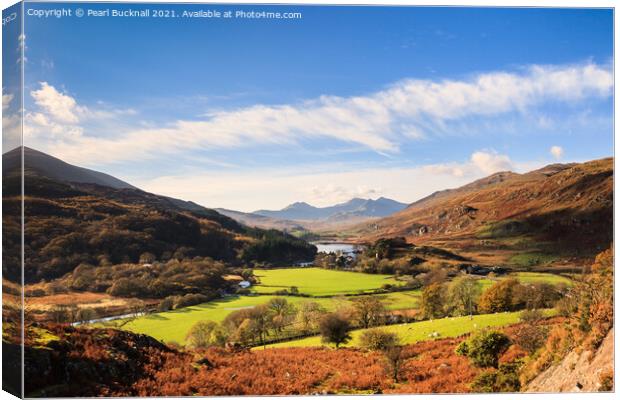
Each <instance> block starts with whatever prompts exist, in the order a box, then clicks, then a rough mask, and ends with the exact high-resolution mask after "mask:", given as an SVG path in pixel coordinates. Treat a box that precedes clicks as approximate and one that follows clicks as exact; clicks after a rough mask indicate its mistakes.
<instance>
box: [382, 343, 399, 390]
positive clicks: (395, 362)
mask: <svg viewBox="0 0 620 400" xmlns="http://www.w3.org/2000/svg"><path fill="white" fill-rule="evenodd" d="M383 353H384V355H385V359H386V360H387V362H388V365H389V366H390V369H391V370H392V378H393V379H394V382H396V383H398V375H399V374H400V368H401V366H402V363H403V347H402V346H391V347H388V348H387V349H385V350H384V352H383Z"/></svg>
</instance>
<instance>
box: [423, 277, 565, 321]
mask: <svg viewBox="0 0 620 400" xmlns="http://www.w3.org/2000/svg"><path fill="white" fill-rule="evenodd" d="M566 290H567V288H566V286H563V285H552V284H549V283H544V282H541V283H527V284H526V283H520V282H519V281H518V280H516V279H512V278H509V279H502V280H499V281H497V282H495V283H494V284H493V285H492V286H491V287H489V288H488V289H487V290H485V291H484V293H481V290H480V285H479V282H478V280H477V279H476V278H474V277H471V276H469V275H463V276H460V277H457V278H455V279H454V280H452V281H451V282H446V283H439V282H436V283H431V284H430V285H428V286H425V287H424V290H423V291H422V299H421V304H420V308H421V313H422V315H423V316H424V317H425V318H441V317H445V316H448V315H473V314H477V313H481V314H488V313H496V312H503V311H517V310H522V309H537V308H551V307H554V306H555V304H556V303H557V301H558V300H559V299H560V298H561V297H562V296H563V294H564V293H565V292H566Z"/></svg>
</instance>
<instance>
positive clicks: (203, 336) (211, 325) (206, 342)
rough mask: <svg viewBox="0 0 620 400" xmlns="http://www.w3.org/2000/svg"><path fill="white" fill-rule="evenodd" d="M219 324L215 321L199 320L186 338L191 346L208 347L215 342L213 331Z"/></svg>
mask: <svg viewBox="0 0 620 400" xmlns="http://www.w3.org/2000/svg"><path fill="white" fill-rule="evenodd" d="M216 328H217V324H216V323H215V322H213V321H198V322H196V323H195V324H194V325H193V326H192V327H191V328H190V330H189V332H187V336H186V340H187V345H188V347H190V348H206V347H209V346H210V345H211V344H213V342H214V340H213V332H214V331H215V329H216Z"/></svg>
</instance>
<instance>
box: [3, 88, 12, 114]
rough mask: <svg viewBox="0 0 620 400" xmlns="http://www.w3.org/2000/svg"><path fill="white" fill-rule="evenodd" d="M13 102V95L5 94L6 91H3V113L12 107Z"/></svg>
mask: <svg viewBox="0 0 620 400" xmlns="http://www.w3.org/2000/svg"><path fill="white" fill-rule="evenodd" d="M12 101H13V94H11V93H4V90H2V111H6V110H7V109H8V108H9V106H10V105H11V102H12Z"/></svg>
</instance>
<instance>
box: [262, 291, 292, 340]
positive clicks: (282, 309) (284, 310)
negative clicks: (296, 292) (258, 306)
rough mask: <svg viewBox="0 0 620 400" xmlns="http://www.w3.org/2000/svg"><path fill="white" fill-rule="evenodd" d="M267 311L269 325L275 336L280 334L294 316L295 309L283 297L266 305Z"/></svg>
mask: <svg viewBox="0 0 620 400" xmlns="http://www.w3.org/2000/svg"><path fill="white" fill-rule="evenodd" d="M267 310H268V312H270V314H271V315H270V317H271V325H272V326H273V328H274V330H275V331H276V334H279V333H282V329H284V327H285V326H287V325H288V324H289V323H290V322H291V320H292V318H293V317H294V316H295V307H294V306H293V305H292V304H290V303H289V302H288V301H287V300H286V299H285V298H284V297H275V298H273V299H271V300H269V302H268V303H267Z"/></svg>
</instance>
